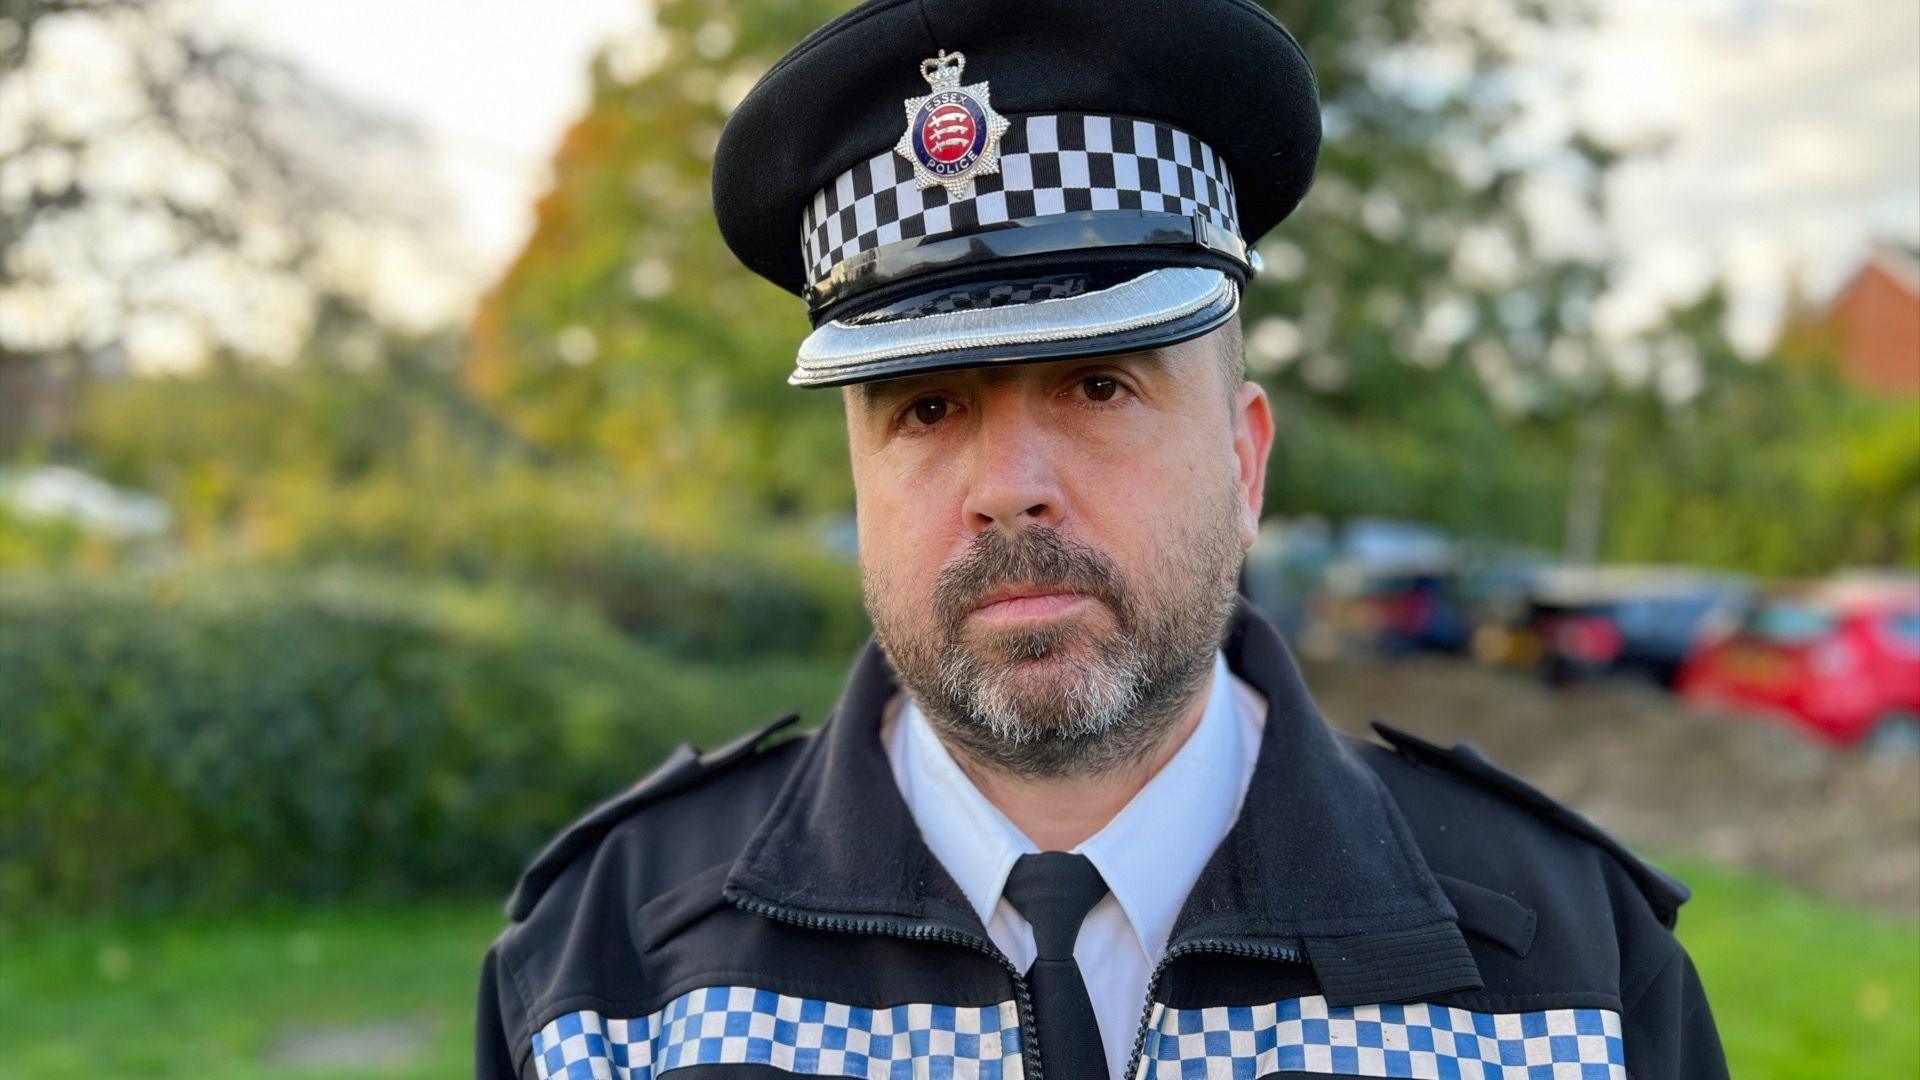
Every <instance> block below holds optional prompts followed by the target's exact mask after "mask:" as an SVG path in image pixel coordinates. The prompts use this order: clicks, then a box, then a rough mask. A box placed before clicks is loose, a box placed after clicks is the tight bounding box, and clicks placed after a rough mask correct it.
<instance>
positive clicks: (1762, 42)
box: [213, 0, 1920, 347]
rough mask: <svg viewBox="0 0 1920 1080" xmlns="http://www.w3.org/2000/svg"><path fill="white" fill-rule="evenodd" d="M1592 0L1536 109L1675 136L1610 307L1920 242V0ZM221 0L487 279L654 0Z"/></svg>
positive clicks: (1739, 299)
mask: <svg viewBox="0 0 1920 1080" xmlns="http://www.w3.org/2000/svg"><path fill="white" fill-rule="evenodd" d="M1594 3H1595V8H1596V11H1597V12H1598V18H1597V19H1596V22H1595V24H1594V25H1593V26H1592V27H1591V28H1587V29H1582V30H1579V31H1570V32H1567V33H1565V34H1564V36H1562V37H1561V38H1560V39H1558V40H1556V41H1554V42H1552V43H1550V45H1549V47H1548V48H1547V49H1545V50H1544V51H1543V60H1545V61H1546V62H1549V63H1553V64H1557V65H1561V66H1563V67H1564V68H1565V69H1566V70H1568V71H1570V72H1572V73H1573V75H1574V76H1575V77H1576V82H1575V84H1574V85H1575V87H1576V89H1575V90H1574V92H1573V93H1571V94H1568V95H1564V96H1556V97H1553V98H1551V99H1546V100H1542V101H1541V102H1539V103H1538V104H1537V105H1536V109H1537V111H1538V115H1537V116H1536V118H1535V121H1534V122H1535V123H1536V124H1537V125H1539V126H1540V127H1542V128H1545V129H1551V128H1553V127H1554V126H1555V125H1560V126H1567V125H1578V126H1580V127H1582V128H1585V129H1587V130H1592V131H1595V132H1597V133H1599V134H1602V135H1604V136H1607V137H1609V138H1614V139H1620V140H1628V141H1639V142H1646V143H1648V144H1649V145H1653V144H1654V143H1655V142H1656V141H1657V144H1658V145H1659V147H1660V148H1659V149H1658V150H1657V151H1655V152H1652V153H1649V154H1643V155H1641V156H1640V157H1639V159H1638V160H1637V161H1636V162H1635V163H1634V164H1632V165H1630V166H1628V167H1626V168H1624V169H1622V170H1620V171H1619V172H1618V173H1617V174H1616V175H1615V177H1614V178H1613V181H1612V183H1611V188H1610V191H1609V196H1610V199H1609V204H1610V213H1609V220H1608V221H1607V222H1606V223H1605V226H1604V237H1602V238H1601V242H1602V243H1604V245H1605V246H1606V247H1607V249H1608V250H1609V251H1610V252H1611V254H1612V255H1614V256H1615V257H1616V258H1618V259H1619V260H1620V262H1621V265H1622V266H1623V274H1622V276H1621V280H1620V284H1619V287H1618V288H1617V289H1616V291H1615V293H1614V295H1613V296H1611V297H1610V298H1609V300H1608V302H1607V303H1606V304H1605V305H1603V307H1602V310H1601V312H1600V313H1599V317H1600V318H1601V319H1602V320H1603V323H1604V324H1605V326H1608V327H1611V328H1612V329H1614V330H1616V331H1618V332H1620V333H1628V332H1631V331H1632V330H1633V329H1634V328H1636V327H1638V326H1641V325H1645V324H1647V323H1649V322H1651V321H1653V320H1655V319H1657V318H1658V315H1659V313H1660V311H1661V310H1662V309H1663V307H1665V306H1666V305H1669V304H1672V303H1676V302H1682V301H1684V300H1685V299H1686V298H1687V297H1689V296H1691V295H1694V294H1696V293H1697V292H1698V291H1699V290H1700V289H1701V288H1703V287H1704V286H1705V285H1706V284H1708V283H1709V282H1710V281H1712V280H1714V279H1715V278H1717V277H1720V276H1723V275H1724V276H1726V277H1727V278H1728V280H1730V281H1731V283H1732V284H1733V285H1734V287H1735V300H1736V311H1735V326H1734V329H1735V332H1736V334H1737V335H1739V336H1740V337H1741V338H1742V339H1743V340H1744V341H1745V342H1746V343H1747V344H1748V345H1749V346H1752V347H1758V346H1760V345H1762V344H1764V342H1765V340H1766V339H1767V338H1768V337H1769V336H1770V335H1771V333H1772V328H1773V325H1774V323H1775V322H1777V318H1778V314H1779V311H1780V304H1781V299H1782V297H1783V296H1784V295H1785V293H1786V291H1787V289H1788V288H1789V287H1790V285H1789V283H1790V282H1792V281H1795V280H1798V281H1799V282H1800V283H1801V287H1802V288H1803V289H1804V290H1805V291H1807V292H1808V293H1810V294H1812V295H1813V296H1815V297H1819V296H1824V295H1826V294H1828V293H1830V292H1832V291H1833V290H1835V289H1837V288H1838V287H1839V286H1840V285H1841V284H1842V283H1843V282H1844V280H1845V278H1846V277H1847V276H1848V275H1850V273H1851V272H1852V271H1853V270H1854V269H1855V268H1857V266H1858V265H1859V263H1860V261H1861V260H1862V258H1863V257H1864V256H1865V254H1866V252H1867V250H1868V248H1869V245H1870V244H1871V243H1872V242H1873V241H1874V240H1875V239H1876V238H1884V239H1892V240H1895V241H1899V242H1904V243H1907V244H1915V243H1920V3H1915V2H1914V0H1594ZM213 4H214V11H215V12H216V13H217V17H218V18H219V19H221V21H223V22H225V23H226V24H228V25H229V26H231V27H232V28H233V29H235V30H236V31H238V32H240V33H241V34H243V35H245V36H247V37H250V38H252V39H253V40H255V41H257V42H258V43H259V44H261V45H263V46H266V47H268V48H271V49H273V50H274V51H276V52H279V53H281V54H283V55H286V56H288V57H289V58H291V59H293V60H295V61H297V62H299V63H301V64H302V65H304V66H305V67H307V68H308V69H309V70H310V71H311V72H312V73H313V74H314V75H316V76H318V77H319V78H321V79H322V80H324V81H327V82H329V83H332V84H334V85H335V86H337V87H338V88H340V89H341V90H343V91H346V92H347V93H348V94H350V95H352V96H354V97H357V98H360V99H363V100H366V101H368V102H370V103H372V104H375V105H377V106H379V107H381V108H383V109H385V110H386V111H388V112H390V113H392V114H394V115H395V116H397V117H400V118H402V119H404V120H406V121H408V122H410V123H412V124H414V125H416V126H417V127H418V128H419V129H420V131H421V132H422V133H423V134H424V135H425V136H426V138H427V141H428V147H429V150H430V152H431V153H432V155H433V157H434V160H435V161H436V162H437V164H438V166H439V169H440V172H441V174H442V178H443V181H444V184H445V186H446V189H447V191H448V193H449V196H450V198H451V200H452V202H453V205H454V209H455V211H456V213H455V215H454V220H455V221H456V222H457V227H458V228H459V229H460V231H461V233H462V237H461V239H462V241H463V244H464V246H466V248H467V249H468V250H470V251H472V252H473V259H472V262H471V264H470V266H469V267H468V268H467V269H468V271H469V273H470V277H471V284H470V291H474V292H477V290H478V289H480V288H483V287H484V286H485V285H486V284H487V283H488V282H489V281H490V280H491V278H492V277H493V276H494V275H496V274H497V273H498V272H499V271H500V270H501V269H503V268H504V267H505V265H506V264H507V262H508V261H510V260H511V259H512V258H513V256H514V254H515V253H516V252H517V251H518V249H519V247H520V245H521V243H522V242H523V241H524V239H525V237H526V235H527V232H528V230H529V229H530V228H531V226H532V207H533V202H534V200H535V199H536V198H537V197H538V195H539V194H540V192H541V191H542V190H543V189H544V187H545V186H546V184H547V179H548V172H547V169H548V163H549V159H550V157H551V155H552V152H553V150H554V147H555V146H556V145H557V143H558V140H559V138H560V136H561V134H562V133H563V132H564V131H565V129H566V127H567V125H568V124H569V123H570V122H571V120H572V119H573V118H574V117H575V116H577V115H578V114H579V112H580V111H581V110H582V109H583V108H584V107H585V105H586V103H587V94H588V83H587V71H588V64H589V62H590V60H591V58H592V56H593V54H594V53H595V51H596V50H597V49H599V48H601V47H603V46H604V45H606V44H607V43H608V42H610V41H614V40H620V41H626V42H632V41H634V40H635V39H636V38H644V36H645V35H646V34H647V33H648V32H649V27H650V25H651V22H650V19H649V18H648V16H647V13H646V7H645V6H644V5H643V4H641V3H637V2H636V0H564V2H535V0H327V2H326V3H321V4H316V3H310V2H306V0H213ZM1308 45H1309V48H1310V47H1311V43H1310V42H1309V43H1308ZM1543 212H1544V213H1546V214H1548V215H1551V213H1552V211H1551V204H1548V208H1547V209H1546V210H1544V211H1543Z"/></svg>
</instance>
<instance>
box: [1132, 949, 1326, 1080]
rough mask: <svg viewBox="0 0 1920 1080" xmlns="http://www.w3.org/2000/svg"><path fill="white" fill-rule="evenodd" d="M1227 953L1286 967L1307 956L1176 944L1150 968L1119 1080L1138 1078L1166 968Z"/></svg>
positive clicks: (1293, 951)
mask: <svg viewBox="0 0 1920 1080" xmlns="http://www.w3.org/2000/svg"><path fill="white" fill-rule="evenodd" d="M1202 952H1214V953H1227V954H1229V955H1232V956H1246V957H1253V958H1255V959H1260V960H1280V961H1284V962H1286V963H1289V964H1304V963H1306V962H1307V955H1306V952H1305V951H1304V950H1303V948H1302V947H1301V946H1300V945H1297V944H1284V945H1282V944H1272V945H1264V944H1258V945H1257V944H1253V943H1251V942H1247V941H1240V940H1236V939H1232V938H1196V939H1193V940H1189V941H1182V942H1177V943H1175V944H1174V945H1172V946H1171V947H1169V948H1168V949H1167V951H1166V953H1165V954H1164V955H1162V956H1161V957H1160V962H1159V963H1157V964H1155V965H1153V974H1151V975H1149V976H1147V1000H1146V1003H1145V1004H1143V1005H1142V1006H1141V1007H1140V1027H1139V1030H1137V1031H1135V1032H1134V1035H1133V1053H1132V1054H1130V1055H1129V1056H1128V1057H1127V1073H1126V1076H1125V1077H1123V1078H1122V1080H1137V1078H1139V1077H1140V1066H1141V1064H1142V1063H1141V1061H1140V1052H1141V1051H1142V1050H1144V1049H1145V1048H1146V1044H1147V1025H1148V1024H1149V1023H1151V1022H1152V1020H1153V992H1154V990H1155V988H1157V987H1158V986H1159V985H1160V973H1161V972H1163V971H1165V970H1166V969H1167V965H1168V964H1170V963H1172V962H1173V961H1175V960H1177V959H1179V958H1180V957H1182V956H1189V955H1192V954H1193V953H1202Z"/></svg>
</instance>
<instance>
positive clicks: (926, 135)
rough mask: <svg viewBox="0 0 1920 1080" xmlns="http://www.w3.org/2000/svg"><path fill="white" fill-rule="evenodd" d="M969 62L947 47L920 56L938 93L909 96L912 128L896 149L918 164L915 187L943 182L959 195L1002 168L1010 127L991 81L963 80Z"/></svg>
mask: <svg viewBox="0 0 1920 1080" xmlns="http://www.w3.org/2000/svg"><path fill="white" fill-rule="evenodd" d="M966 66H967V58H966V55H965V54H963V53H957V52H952V53H950V52H948V51H947V50H945V49H941V50H940V55H938V56H932V57H928V58H927V59H925V60H922V61H920V75H921V77H922V78H924V79H926V80H927V85H928V86H930V87H932V88H933V92H932V93H929V94H927V95H926V96H925V97H917V98H908V99H907V100H906V107H907V130H906V132H905V133H904V134H902V135H901V136H900V142H899V143H898V144H896V145H895V146H894V148H893V149H894V152H895V153H897V154H899V155H900V156H901V157H903V158H906V159H907V163H908V164H910V165H912V166H913V178H914V186H915V187H919V188H930V187H933V186H934V185H936V184H938V185H939V186H941V187H944V188H946V189H947V195H948V197H949V198H955V199H958V198H961V197H963V196H965V195H966V193H967V188H968V187H969V186H971V185H972V184H973V178H974V177H976V176H989V175H992V174H993V173H997V172H999V171H1000V136H1002V135H1004V134H1006V131H1007V126H1008V124H1007V119H1006V117H1004V116H1001V115H1000V114H999V113H997V112H994V111H993V105H992V103H991V102H990V101H989V100H988V96H987V84H986V83H984V82H977V83H974V84H973V85H972V86H962V85H960V73H961V72H962V71H964V70H965V69H966Z"/></svg>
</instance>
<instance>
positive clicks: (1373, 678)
mask: <svg viewBox="0 0 1920 1080" xmlns="http://www.w3.org/2000/svg"><path fill="white" fill-rule="evenodd" d="M1303 666H1304V667H1305V669H1306V676H1307V684H1308V685H1309V686H1310V687H1312V689H1313V693H1314V696H1315V698H1316V699H1317V700H1318V701H1319V702H1320V706H1321V709H1322V711H1324V712H1325V713H1326V715H1327V718H1328V719H1329V720H1331V721H1332V722H1333V723H1335V724H1337V725H1339V726H1341V727H1344V728H1346V729H1348V730H1351V731H1355V732H1365V731H1366V728H1367V722H1368V721H1369V720H1370V719H1374V718H1379V719H1381V720H1385V721H1386V722H1387V723H1390V724H1392V725H1393V726H1395V727H1398V728H1402V729H1405V730H1407V731H1411V732H1413V733H1414V734H1416V735H1419V736H1421V737H1422V738H1426V739H1430V740H1432V741H1434V742H1438V743H1441V744H1443V745H1450V744H1452V743H1454V742H1456V741H1464V742H1469V743H1472V744H1473V745H1474V746H1475V747H1477V748H1478V749H1479V750H1480V751H1481V752H1482V753H1484V754H1486V755H1487V756H1488V757H1489V758H1492V759H1493V760H1494V761H1496V762H1498V763H1499V764H1500V765H1501V766H1502V767H1503V768H1506V769H1509V770H1511V771H1513V772H1514V773H1516V774H1518V775H1520V776H1522V777H1525V778H1526V779H1527V780H1528V781H1529V782H1530V783H1532V784H1534V785H1535V786H1536V787H1539V788H1540V789H1541V790H1543V791H1546V792H1547V793H1548V794H1550V795H1552V796H1554V797H1555V798H1557V799H1561V800H1563V801H1564V802H1566V803H1568V804H1569V805H1571V806H1573V807H1575V808H1577V809H1579V810H1580V811H1581V812H1582V813H1584V814H1586V815H1587V816H1588V817H1590V818H1592V819H1593V820H1594V821H1596V822H1598V823H1599V824H1600V825H1601V826H1602V827H1604V828H1606V829H1607V830H1609V831H1610V832H1612V833H1613V834H1614V835H1616V836H1618V837H1620V838H1621V839H1622V840H1624V841H1626V842H1627V843H1628V844H1630V845H1631V846H1633V847H1634V848H1636V849H1638V850H1643V851H1648V852H1655V853H1659V854H1664V855H1698V856H1703V857H1706V858H1710V859H1712V860H1714V861H1715V862H1718V863H1722V864H1725V865H1730V866H1737V867H1741V868H1745V869H1750V870H1755V871H1760V872H1763V873H1766V874H1769V875H1773V876H1776V877H1780V878H1784V879H1786V880H1789V881H1792V882H1795V883H1796V884H1799V885H1801V886H1804V887H1806V888H1808V889H1811V890H1813V891H1816V892H1819V893H1823V894H1825V895H1828V896H1832V897H1835V898H1839V899H1843V900H1848V901H1852V902H1855V903H1861V904H1866V905H1869V906H1872V907H1875V908H1879V909H1881V910H1885V911H1889V912H1893V913H1897V914H1902V915H1906V916H1909V917H1911V916H1914V915H1920V757H1915V756H1913V755H1905V756H1898V757H1895V756H1874V755H1868V754H1864V753H1848V752H1835V751H1832V750H1828V749H1826V748H1824V747H1822V746H1819V745H1816V744H1815V743H1813V742H1811V741H1809V740H1807V739H1806V738H1804V737H1802V736H1800V735H1799V734H1797V733H1795V732H1793V731H1791V730H1789V729H1788V728H1786V727H1784V726H1780V725H1776V724H1771V723H1766V722H1761V721H1756V720H1754V719H1752V718H1748V717H1737V716H1731V715H1711V714H1700V713H1695V712H1693V711H1690V710H1688V709H1686V708H1684V707H1683V706H1681V704H1680V703H1679V702H1678V701H1677V700H1675V699H1674V698H1672V697H1670V696H1668V695H1666V694H1664V693H1662V692H1660V691H1658V690H1656V689H1654V688H1652V687H1646V686H1640V685H1636V684H1630V683H1599V684H1594V685H1590V686H1583V687H1578V688H1575V689H1572V690H1567V691H1555V690H1552V689H1550V688H1548V687H1546V686H1543V685H1541V684H1540V683H1539V682H1537V681H1535V680H1532V679H1530V678H1527V677H1525V676H1523V675H1515V674H1509V673H1505V672H1500V671H1494V670H1490V669H1486V668H1481V667H1477V666H1474V665H1472V664H1466V663H1459V662H1455V661H1449V660H1444V659H1438V658H1432V659H1428V658H1422V659H1413V660H1406V661H1396V662H1392V663H1381V662H1374V661H1359V660H1337V661H1325V662H1308V663H1305V664H1304V665H1303Z"/></svg>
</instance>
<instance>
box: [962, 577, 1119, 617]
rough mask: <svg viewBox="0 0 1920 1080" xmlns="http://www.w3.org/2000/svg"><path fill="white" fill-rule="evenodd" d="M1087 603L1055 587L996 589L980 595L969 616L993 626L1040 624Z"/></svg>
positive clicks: (1081, 595)
mask: <svg viewBox="0 0 1920 1080" xmlns="http://www.w3.org/2000/svg"><path fill="white" fill-rule="evenodd" d="M1090 599H1091V598H1090V597H1089V596H1087V594H1085V593H1082V592H1075V591H1074V590H1072V589H1068V588H1065V587H1062V586H1056V585H996V586H994V587H993V588H991V589H988V590H987V591H986V592H984V593H982V594H981V596H980V600H979V602H978V603H977V604H975V605H974V608H973V613H972V614H973V617H974V618H977V619H981V620H983V621H986V622H990V623H995V624H1008V623H1018V622H1030V621H1040V620H1045V619H1051V618H1055V617H1057V616H1060V615H1064V614H1066V613H1067V612H1069V611H1072V610H1073V609H1074V608H1077V607H1079V606H1080V605H1081V604H1084V603H1087V602H1088V601H1089V600H1090Z"/></svg>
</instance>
